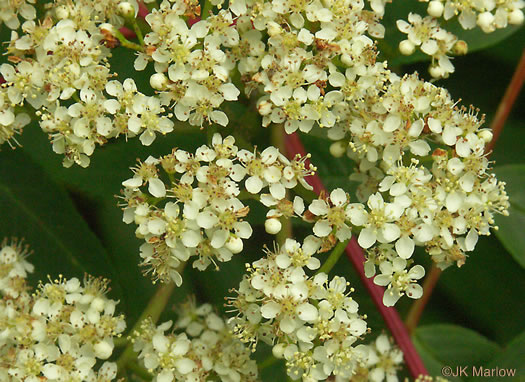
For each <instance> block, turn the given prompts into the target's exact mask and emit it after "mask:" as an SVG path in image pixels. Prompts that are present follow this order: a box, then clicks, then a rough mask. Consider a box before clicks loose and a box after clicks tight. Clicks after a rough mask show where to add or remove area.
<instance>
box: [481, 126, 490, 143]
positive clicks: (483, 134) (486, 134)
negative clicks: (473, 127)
mask: <svg viewBox="0 0 525 382" xmlns="http://www.w3.org/2000/svg"><path fill="white" fill-rule="evenodd" d="M478 137H480V138H481V139H483V141H484V142H485V143H489V142H490V141H492V137H493V134H492V131H490V130H487V129H485V130H481V131H480V132H479V133H478Z"/></svg>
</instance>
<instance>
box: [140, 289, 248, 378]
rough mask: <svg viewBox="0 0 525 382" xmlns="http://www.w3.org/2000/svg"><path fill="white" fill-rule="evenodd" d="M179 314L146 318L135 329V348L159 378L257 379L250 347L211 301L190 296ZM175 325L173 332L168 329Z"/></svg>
mask: <svg viewBox="0 0 525 382" xmlns="http://www.w3.org/2000/svg"><path fill="white" fill-rule="evenodd" d="M178 315H179V318H178V320H177V321H176V322H175V325H173V322H172V321H168V322H165V323H163V324H161V325H159V326H156V325H155V324H153V322H151V320H146V321H145V322H144V323H143V324H142V325H141V327H140V329H139V330H138V331H136V332H135V333H133V337H132V341H133V349H134V350H135V351H136V352H137V353H139V355H138V357H139V359H140V360H142V361H143V363H144V366H145V367H146V368H147V369H148V370H149V371H150V373H152V374H154V375H155V378H154V381H156V382H171V381H181V382H182V381H207V380H210V379H209V378H213V380H220V381H223V382H237V381H247V382H250V381H256V380H257V365H256V364H255V361H253V360H251V359H250V354H251V352H250V350H249V349H248V348H247V347H246V346H244V345H243V344H242V342H241V341H239V340H238V339H237V338H235V337H234V336H233V335H232V334H231V328H230V327H229V326H228V324H227V323H226V322H225V321H224V320H223V319H222V318H221V317H219V316H218V315H217V314H215V313H214V312H213V310H212V307H211V305H209V304H204V305H201V306H196V305H195V301H194V300H192V299H189V300H188V302H186V303H185V304H182V305H181V306H180V307H179V309H178ZM172 325H173V329H172V331H171V332H170V333H166V331H167V330H169V329H170V328H171V327H172Z"/></svg>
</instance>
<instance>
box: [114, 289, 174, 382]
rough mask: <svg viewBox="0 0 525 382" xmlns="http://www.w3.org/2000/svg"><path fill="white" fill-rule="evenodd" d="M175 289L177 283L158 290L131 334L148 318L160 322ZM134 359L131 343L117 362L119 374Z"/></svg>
mask: <svg viewBox="0 0 525 382" xmlns="http://www.w3.org/2000/svg"><path fill="white" fill-rule="evenodd" d="M174 289H175V283H173V282H170V283H166V284H162V286H160V288H158V289H157V291H156V292H155V294H154V295H153V297H152V298H151V300H150V301H149V303H148V305H147V306H146V309H144V311H143V312H142V314H141V315H140V317H139V319H138V320H137V322H136V323H135V326H133V328H132V329H131V331H130V333H131V334H133V333H134V332H135V331H138V330H139V329H140V325H141V324H142V322H143V321H144V320H145V319H146V318H148V317H150V318H151V320H152V321H153V323H156V322H157V321H158V319H159V317H160V315H161V313H162V312H163V311H164V308H165V307H166V305H167V304H168V301H169V299H170V297H171V294H172V293H173V290H174ZM134 358H135V352H134V351H133V344H132V343H129V344H128V346H126V349H125V350H124V352H123V353H122V355H121V356H120V358H119V359H118V361H117V368H118V370H119V372H120V373H121V372H123V371H124V369H125V368H126V367H127V366H128V363H129V362H130V361H132V360H133V359H134Z"/></svg>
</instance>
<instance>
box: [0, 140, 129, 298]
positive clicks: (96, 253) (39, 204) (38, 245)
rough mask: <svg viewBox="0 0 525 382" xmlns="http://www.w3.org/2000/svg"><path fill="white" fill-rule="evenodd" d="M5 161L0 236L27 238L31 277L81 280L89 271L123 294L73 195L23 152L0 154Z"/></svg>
mask: <svg viewBox="0 0 525 382" xmlns="http://www.w3.org/2000/svg"><path fill="white" fill-rule="evenodd" d="M0 162H1V163H2V166H0V216H1V219H0V235H1V236H2V237H4V236H6V237H12V236H15V237H23V238H25V239H26V242H27V243H28V244H29V245H30V246H31V248H32V249H33V250H34V254H33V255H32V256H31V257H30V258H29V261H30V262H32V263H33V264H34V265H35V268H36V270H35V274H34V275H33V276H32V278H33V279H35V278H36V279H37V280H38V279H40V280H43V279H45V278H46V275H48V274H49V275H50V276H51V277H53V278H54V277H56V276H58V275H59V274H64V276H65V277H67V278H70V277H73V276H76V277H80V278H82V277H83V275H84V273H85V272H87V273H89V274H92V275H93V276H103V277H107V278H110V279H112V280H113V283H112V288H113V290H117V291H118V293H117V295H120V286H119V285H118V280H116V279H115V277H114V276H115V273H114V272H113V271H112V264H111V261H110V259H109V258H108V255H107V253H106V251H105V249H104V248H103V247H102V245H101V244H100V242H99V241H98V239H97V237H96V236H95V235H94V234H93V232H92V231H91V230H90V228H89V226H88V225H87V223H86V221H85V220H84V219H83V217H82V216H81V215H80V214H79V212H78V211H77V210H76V208H75V206H74V204H73V202H72V201H71V199H70V198H69V195H68V194H67V193H66V192H65V191H64V190H63V189H62V188H61V187H59V186H58V185H56V184H54V183H53V182H52V181H51V180H50V179H49V178H48V177H47V176H46V173H45V172H44V171H43V169H42V168H41V167H40V166H38V165H37V164H35V163H33V162H32V161H31V160H30V159H29V158H28V157H27V156H26V155H25V154H24V152H22V151H21V150H15V151H11V150H4V151H2V152H0Z"/></svg>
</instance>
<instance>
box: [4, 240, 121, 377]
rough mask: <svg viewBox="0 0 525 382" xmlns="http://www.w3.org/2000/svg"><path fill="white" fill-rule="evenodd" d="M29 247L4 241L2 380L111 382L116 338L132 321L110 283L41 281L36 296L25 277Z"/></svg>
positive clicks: (29, 265) (27, 267) (114, 372)
mask: <svg viewBox="0 0 525 382" xmlns="http://www.w3.org/2000/svg"><path fill="white" fill-rule="evenodd" d="M27 253H28V252H27V248H26V247H24V246H23V245H22V244H21V243H18V242H16V241H14V242H13V243H11V244H9V245H7V242H5V241H4V243H3V244H2V249H1V250H0V273H1V275H0V277H1V279H0V292H1V294H2V295H3V298H2V300H0V330H1V332H2V338H1V340H0V365H1V366H0V378H1V379H2V380H4V381H36V380H41V379H45V380H51V381H57V382H62V381H63V382H66V381H72V380H78V381H97V382H109V381H113V380H115V378H116V374H117V366H116V364H115V363H112V362H104V363H103V364H100V362H99V361H100V360H107V359H108V358H109V357H110V356H111V354H112V352H113V348H114V344H113V338H114V337H115V336H119V335H120V334H121V333H122V332H123V331H124V329H125V327H126V324H125V321H124V317H123V316H115V307H116V305H117V302H116V301H113V300H110V299H108V298H107V297H106V296H105V294H106V292H107V284H108V281H107V280H105V279H100V278H92V277H87V278H86V279H85V280H84V282H83V283H81V282H80V281H79V280H78V279H76V278H72V279H70V280H66V279H63V278H62V277H60V278H59V279H56V280H53V281H50V282H48V283H45V284H43V283H42V284H40V286H39V288H38V290H37V291H36V293H34V294H30V293H29V292H30V288H29V287H28V285H27V283H26V280H25V277H26V276H27V273H28V272H31V271H32V270H33V266H32V265H31V264H29V263H28V262H27V261H26V260H25V257H26V255H27Z"/></svg>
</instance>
